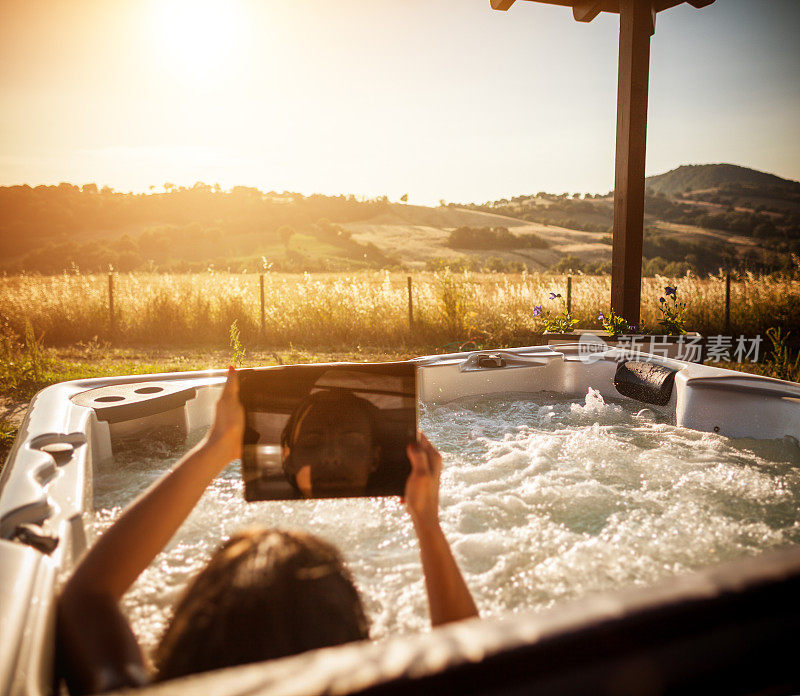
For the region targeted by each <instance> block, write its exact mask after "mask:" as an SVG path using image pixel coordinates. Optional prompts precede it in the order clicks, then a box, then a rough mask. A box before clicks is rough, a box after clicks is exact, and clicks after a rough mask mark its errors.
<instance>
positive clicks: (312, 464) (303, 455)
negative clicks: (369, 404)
mask: <svg viewBox="0 0 800 696" xmlns="http://www.w3.org/2000/svg"><path fill="white" fill-rule="evenodd" d="M290 452H291V458H292V468H293V469H294V470H295V471H296V472H297V473H296V475H295V481H296V484H297V487H298V488H299V489H300V492H301V493H302V495H303V496H304V497H306V498H309V497H312V496H346V495H363V494H364V492H365V491H366V488H367V483H368V481H369V477H370V475H371V474H372V473H373V472H374V471H375V469H376V467H377V462H378V448H377V447H376V446H375V443H374V438H373V433H372V423H371V419H370V416H369V414H368V413H367V410H366V408H365V407H363V406H361V405H360V404H359V403H358V400H355V399H348V400H345V401H339V400H331V401H321V402H317V403H315V404H313V405H312V406H311V407H310V408H309V409H308V411H307V412H306V413H305V414H304V415H303V416H302V417H301V419H300V421H299V423H298V424H297V426H296V428H295V432H294V438H292V442H291V444H290Z"/></svg>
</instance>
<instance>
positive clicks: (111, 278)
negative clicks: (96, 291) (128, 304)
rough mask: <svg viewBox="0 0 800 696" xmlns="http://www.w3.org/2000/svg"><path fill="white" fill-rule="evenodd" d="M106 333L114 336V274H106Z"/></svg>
mask: <svg viewBox="0 0 800 696" xmlns="http://www.w3.org/2000/svg"><path fill="white" fill-rule="evenodd" d="M108 333H109V334H110V335H111V338H112V339H113V338H114V333H115V326H114V274H113V273H109V274H108Z"/></svg>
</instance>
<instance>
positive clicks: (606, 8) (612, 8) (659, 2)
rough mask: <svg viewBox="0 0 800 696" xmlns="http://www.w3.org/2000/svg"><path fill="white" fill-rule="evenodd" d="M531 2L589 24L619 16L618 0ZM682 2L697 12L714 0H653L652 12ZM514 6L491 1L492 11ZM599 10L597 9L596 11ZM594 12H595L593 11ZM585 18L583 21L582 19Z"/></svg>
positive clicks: (509, 0) (507, 1) (500, 0)
mask: <svg viewBox="0 0 800 696" xmlns="http://www.w3.org/2000/svg"><path fill="white" fill-rule="evenodd" d="M529 1H531V2H542V3H545V4H547V5H561V7H571V8H572V14H573V16H574V17H575V19H577V20H578V21H579V22H591V21H592V19H594V18H595V17H596V16H597V15H598V14H600V12H616V13H617V14H619V4H620V0H529ZM683 2H688V3H689V4H690V5H691V6H692V7H695V8H697V9H698V10H699V9H700V8H702V7H707V6H708V5H710V4H711V3H713V2H714V0H653V3H652V6H653V11H654V12H662V11H663V10H668V9H669V8H670V7H675V6H676V5H680V4H681V3H683ZM513 4H514V0H491V5H492V9H493V10H503V11H506V10H508V9H509V8H510V7H511V6H512V5H513ZM597 8H599V9H597ZM595 10H596V11H595ZM584 17H585V19H584Z"/></svg>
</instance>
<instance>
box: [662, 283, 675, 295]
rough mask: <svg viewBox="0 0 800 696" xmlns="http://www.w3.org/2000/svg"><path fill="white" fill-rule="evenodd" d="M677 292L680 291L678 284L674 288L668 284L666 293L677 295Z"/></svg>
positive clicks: (665, 289)
mask: <svg viewBox="0 0 800 696" xmlns="http://www.w3.org/2000/svg"><path fill="white" fill-rule="evenodd" d="M677 292H678V286H677V285H676V286H675V287H674V288H671V287H670V286H669V285H667V287H665V288H664V294H665V295H674V296H677Z"/></svg>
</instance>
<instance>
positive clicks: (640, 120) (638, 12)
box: [611, 0, 653, 325]
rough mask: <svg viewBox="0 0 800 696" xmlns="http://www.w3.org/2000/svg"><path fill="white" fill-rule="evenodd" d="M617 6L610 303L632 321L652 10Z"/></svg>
mask: <svg viewBox="0 0 800 696" xmlns="http://www.w3.org/2000/svg"><path fill="white" fill-rule="evenodd" d="M619 4H620V15H619V76H618V84H617V163H616V174H615V177H614V234H613V238H612V249H611V307H612V309H613V310H614V311H615V312H616V313H617V314H618V315H619V316H621V317H624V318H625V319H626V321H627V322H628V323H629V324H631V325H638V324H639V319H640V309H641V307H640V304H641V291H642V230H643V225H644V164H645V145H646V142H647V89H648V81H649V71H650V33H651V29H652V26H653V8H652V5H651V3H650V1H649V0H620V3H619Z"/></svg>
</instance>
